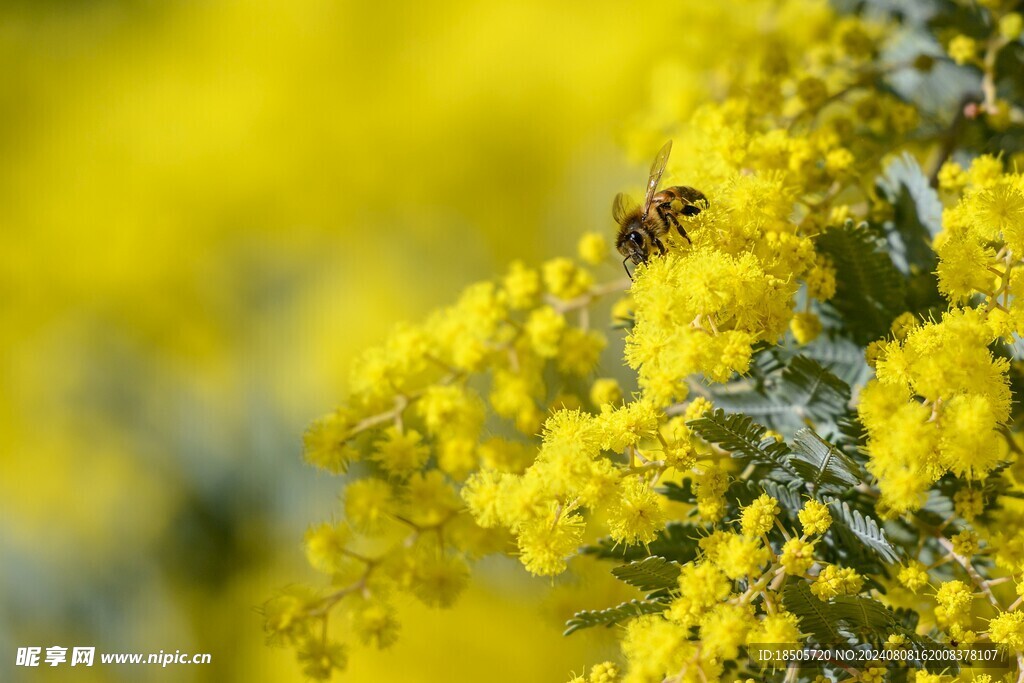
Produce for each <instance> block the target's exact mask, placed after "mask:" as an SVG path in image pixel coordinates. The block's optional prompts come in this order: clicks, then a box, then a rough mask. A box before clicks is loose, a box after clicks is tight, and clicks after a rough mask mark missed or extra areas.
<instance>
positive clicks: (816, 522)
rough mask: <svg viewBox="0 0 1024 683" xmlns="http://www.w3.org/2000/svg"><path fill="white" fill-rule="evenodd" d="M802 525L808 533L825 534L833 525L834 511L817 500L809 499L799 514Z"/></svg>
mask: <svg viewBox="0 0 1024 683" xmlns="http://www.w3.org/2000/svg"><path fill="white" fill-rule="evenodd" d="M798 517H799V518H800V525H801V526H803V528H804V533H805V534H808V535H811V536H813V535H815V534H823V533H825V532H826V531H828V528H829V527H830V526H831V525H832V513H830V512H829V511H828V506H827V505H825V504H824V503H821V502H819V501H816V500H808V501H807V502H806V503H804V506H803V508H801V509H800V512H799V514H798Z"/></svg>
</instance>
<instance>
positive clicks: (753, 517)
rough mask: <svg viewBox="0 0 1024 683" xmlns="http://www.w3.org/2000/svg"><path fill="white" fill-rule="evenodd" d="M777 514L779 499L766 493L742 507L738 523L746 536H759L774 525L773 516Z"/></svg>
mask: <svg viewBox="0 0 1024 683" xmlns="http://www.w3.org/2000/svg"><path fill="white" fill-rule="evenodd" d="M777 514H779V501H777V500H775V499H774V498H772V497H771V496H769V495H768V494H767V493H765V494H762V495H761V496H760V497H758V498H757V499H756V500H755V501H754V502H753V503H751V504H750V505H748V506H747V507H745V508H743V514H742V516H741V517H740V524H741V526H742V528H743V533H744V535H746V536H760V535H761V534H764V533H767V531H768V530H769V529H771V528H772V527H773V526H774V525H775V516H776V515H777Z"/></svg>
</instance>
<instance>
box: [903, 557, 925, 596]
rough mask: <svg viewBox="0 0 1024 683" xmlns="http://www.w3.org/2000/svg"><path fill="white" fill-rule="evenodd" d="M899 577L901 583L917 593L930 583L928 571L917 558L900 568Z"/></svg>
mask: <svg viewBox="0 0 1024 683" xmlns="http://www.w3.org/2000/svg"><path fill="white" fill-rule="evenodd" d="M898 579H899V582H900V583H901V584H903V585H904V586H906V587H907V588H909V589H910V590H911V591H913V592H914V593H916V592H917V591H919V590H921V588H923V587H924V586H926V585H928V571H927V569H926V568H925V566H924V565H923V564H921V563H920V562H918V561H917V560H911V561H910V562H909V563H907V565H906V566H905V567H901V568H900V571H899V574H898Z"/></svg>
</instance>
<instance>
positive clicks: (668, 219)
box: [658, 203, 700, 244]
mask: <svg viewBox="0 0 1024 683" xmlns="http://www.w3.org/2000/svg"><path fill="white" fill-rule="evenodd" d="M688 208H691V207H690V206H684V207H683V213H686V209H688ZM692 208H694V209H696V208H697V207H695V206H694V207H692ZM697 213H700V209H697ZM658 215H659V216H661V219H662V220H663V221H665V228H666V229H671V228H670V223H671V225H674V226H676V230H678V231H679V234H680V235H682V236H683V238H684V239H685V240H686V241H687V242H689V243H690V244H693V240H691V239H690V236H689V235H687V234H686V231H685V230H683V226H682V225H681V224H680V223H679V219H678V218H676V215H675V214H674V213H673V212H672V209H671V205H669V204H667V203H666V204H662V205H660V206H659V207H658ZM686 215H693V214H689V213H686Z"/></svg>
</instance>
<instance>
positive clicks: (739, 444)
mask: <svg viewBox="0 0 1024 683" xmlns="http://www.w3.org/2000/svg"><path fill="white" fill-rule="evenodd" d="M687 424H688V426H689V427H690V428H691V429H692V430H694V431H695V432H697V434H698V435H700V437H701V438H702V439H704V440H705V441H707V442H708V443H713V444H715V445H717V446H719V447H721V448H723V449H725V450H727V451H729V452H731V453H732V454H733V457H737V456H739V457H747V458H750V459H751V460H753V461H754V462H756V463H759V464H764V465H775V466H778V467H781V468H783V469H789V468H788V464H787V462H786V461H787V460H788V456H789V446H787V445H786V444H784V443H780V442H776V441H775V439H766V438H765V436H764V434H765V431H767V430H766V429H765V428H764V427H762V426H761V425H759V424H757V423H756V422H754V420H753V419H752V418H751V417H749V416H747V415H743V414H741V413H734V414H732V415H729V414H727V413H726V412H725V411H724V410H722V409H721V408H719V409H717V410H715V411H714V412H713V413H710V414H708V415H705V416H704V417H702V418H699V419H696V420H691V421H690V422H688V423H687Z"/></svg>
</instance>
